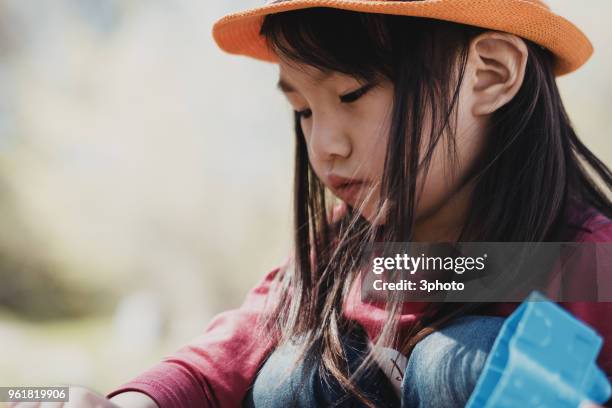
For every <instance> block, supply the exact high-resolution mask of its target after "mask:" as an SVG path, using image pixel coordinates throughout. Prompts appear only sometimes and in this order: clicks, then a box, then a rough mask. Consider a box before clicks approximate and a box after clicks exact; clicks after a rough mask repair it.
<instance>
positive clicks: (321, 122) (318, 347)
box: [80, 0, 612, 408]
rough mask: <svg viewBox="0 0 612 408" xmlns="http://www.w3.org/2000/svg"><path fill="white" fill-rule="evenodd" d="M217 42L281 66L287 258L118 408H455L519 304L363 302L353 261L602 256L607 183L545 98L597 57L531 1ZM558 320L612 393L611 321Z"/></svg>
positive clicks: (300, 7)
mask: <svg viewBox="0 0 612 408" xmlns="http://www.w3.org/2000/svg"><path fill="white" fill-rule="evenodd" d="M214 36H215V40H216V41H217V43H218V44H219V46H220V47H221V48H222V49H224V50H226V51H228V52H231V53H236V54H243V55H248V56H251V57H254V58H258V59H262V60H266V61H273V62H275V63H277V64H278V66H279V80H278V87H279V89H280V90H281V91H282V92H283V94H284V95H285V96H286V97H287V99H288V102H289V103H290V105H291V106H292V108H293V109H294V111H295V112H294V118H295V136H296V139H295V140H296V153H295V189H294V217H295V239H294V254H293V255H291V256H290V257H289V258H287V261H286V262H285V263H284V264H283V265H281V266H279V267H277V268H275V269H273V270H272V271H271V272H269V273H268V274H267V275H266V277H265V278H264V279H263V281H262V282H261V284H260V285H258V286H257V287H256V288H254V289H253V290H252V291H251V292H250V293H249V295H248V297H247V299H246V300H245V302H244V304H243V305H242V306H241V307H240V308H238V309H236V310H232V311H228V312H225V313H222V314H220V315H219V316H217V317H216V318H215V319H214V321H213V322H212V323H211V324H210V326H209V327H208V329H207V330H206V331H205V332H204V333H203V334H202V335H201V336H200V337H199V338H197V339H195V340H194V341H193V342H192V343H190V344H189V345H186V346H185V347H183V348H182V349H181V350H179V351H178V352H176V353H175V354H174V355H172V356H170V357H168V358H166V359H164V361H162V362H160V363H159V364H158V365H156V366H154V367H152V368H151V369H149V370H148V371H146V372H144V373H143V374H141V375H140V376H138V377H137V378H135V379H133V380H132V381H130V382H128V383H127V384H125V385H123V386H122V387H120V388H118V389H116V390H114V391H112V392H111V393H109V394H108V395H107V397H108V398H110V399H111V401H113V402H114V403H116V404H118V405H120V406H131V407H136V406H143V407H144V406H151V407H155V406H158V407H163V408H166V407H202V406H204V407H237V406H246V407H292V406H301V407H308V406H342V407H353V406H368V407H383V406H403V407H455V406H457V407H459V406H463V405H465V403H466V401H467V399H468V398H469V396H470V393H471V391H472V390H473V388H474V386H475V383H476V380H477V379H478V376H479V374H480V371H481V369H482V366H483V363H484V360H485V358H486V356H487V353H488V351H489V350H490V348H491V345H492V343H493V341H494V340H495V338H496V336H497V333H498V331H499V328H500V326H501V324H502V323H503V320H504V316H507V315H508V314H509V313H511V312H512V311H513V310H514V308H515V307H516V306H517V304H514V303H488V304H477V303H465V304H457V303H448V304H442V303H433V302H432V303H425V302H421V303H401V302H399V300H398V299H389V301H388V302H385V304H384V305H382V306H381V305H380V304H373V303H367V302H362V300H361V298H360V294H359V285H358V284H356V283H357V277H356V272H355V260H356V259H358V258H359V255H360V254H361V253H362V251H363V249H364V248H365V247H366V246H367V245H368V244H370V243H372V242H377V241H384V242H388V241H391V242H395V241H399V242H406V241H422V242H460V241H493V242H495V241H508V242H513V241H515V242H541V241H551V242H564V241H577V242H601V241H603V242H610V241H612V222H611V221H610V217H612V215H611V214H612V204H611V202H610V199H609V198H608V195H609V193H610V190H611V187H612V174H611V173H610V170H609V169H608V168H607V167H606V166H605V165H604V164H603V163H602V162H601V161H600V160H598V158H597V157H596V156H595V155H594V154H593V153H592V152H591V151H590V150H589V149H588V148H587V147H586V146H585V145H584V144H583V143H582V142H581V141H580V139H579V138H578V137H577V135H576V133H575V132H574V130H573V128H572V126H571V124H570V121H569V119H568V116H567V114H566V112H565V110H564V108H563V104H562V102H561V98H560V96H559V91H558V89H557V85H556V82H555V76H559V75H563V74H567V73H569V72H572V71H574V70H576V69H578V68H579V67H580V66H581V65H582V64H584V63H585V62H586V60H587V59H588V58H589V57H590V55H591V53H592V48H591V45H590V43H589V41H588V39H587V38H586V37H585V36H584V35H583V34H582V33H581V32H580V31H579V30H578V29H577V28H576V27H575V26H573V25H572V24H571V23H569V22H568V21H567V20H565V19H563V18H562V17H559V16H557V15H556V14H554V13H552V12H551V11H550V10H549V9H548V7H547V6H546V5H545V4H544V3H542V2H541V1H539V0H478V1H476V0H474V1H470V0H421V1H397V0H386V1H374V0H276V1H271V2H270V4H268V5H266V6H263V7H259V8H256V9H253V10H249V11H245V12H241V13H236V14H233V15H230V16H227V17H225V18H223V19H222V20H220V21H218V22H217V24H216V25H215V27H214ZM329 193H332V194H329ZM332 195H333V196H332ZM334 197H335V198H334ZM334 199H339V202H335V201H334ZM330 200H331V201H330ZM606 273H607V274H608V275H607V278H610V276H609V274H610V271H607V272H606ZM608 282H609V281H608ZM563 306H564V307H565V308H566V309H567V310H569V311H570V312H571V313H573V314H574V315H575V316H576V317H578V318H580V319H582V320H583V321H585V322H586V323H588V324H590V325H591V326H593V327H594V328H595V329H596V330H597V331H598V332H599V333H600V334H601V335H602V336H603V338H604V346H603V350H602V352H601V354H600V358H599V360H598V363H599V365H600V366H601V367H602V369H603V370H604V371H605V372H606V374H607V375H608V376H609V377H610V376H612V323H611V321H610V319H609V316H610V315H611V314H612V304H611V303H565V304H563ZM85 394H87V393H85ZM80 395H83V394H80ZM81 406H87V405H81Z"/></svg>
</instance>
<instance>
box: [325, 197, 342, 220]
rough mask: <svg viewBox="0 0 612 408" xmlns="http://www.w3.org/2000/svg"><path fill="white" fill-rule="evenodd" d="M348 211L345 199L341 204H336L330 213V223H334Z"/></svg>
mask: <svg viewBox="0 0 612 408" xmlns="http://www.w3.org/2000/svg"><path fill="white" fill-rule="evenodd" d="M346 211H347V206H346V203H345V202H344V201H342V202H341V203H340V204H337V205H335V206H334V207H333V208H332V211H331V214H328V220H327V223H328V224H333V223H335V222H336V221H338V220H339V219H340V218H342V217H343V216H344V215H345V214H346Z"/></svg>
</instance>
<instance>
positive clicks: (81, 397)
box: [9, 386, 158, 408]
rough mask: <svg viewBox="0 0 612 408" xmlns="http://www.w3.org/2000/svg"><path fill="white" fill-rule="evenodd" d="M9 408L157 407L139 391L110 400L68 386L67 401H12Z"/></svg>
mask: <svg viewBox="0 0 612 408" xmlns="http://www.w3.org/2000/svg"><path fill="white" fill-rule="evenodd" d="M9 407H10V408H158V406H157V404H156V403H155V401H153V400H152V399H151V398H149V397H148V396H147V395H146V394H143V393H140V392H124V393H121V394H117V395H115V396H114V397H113V398H112V401H111V400H108V399H106V398H105V397H103V396H102V395H100V394H98V393H96V392H94V391H91V390H89V389H87V388H85V387H79V386H70V401H68V402H13V403H10V404H9Z"/></svg>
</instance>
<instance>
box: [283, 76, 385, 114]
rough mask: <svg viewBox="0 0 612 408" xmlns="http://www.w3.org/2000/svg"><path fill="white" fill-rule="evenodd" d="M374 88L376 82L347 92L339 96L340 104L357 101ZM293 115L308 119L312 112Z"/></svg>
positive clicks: (304, 110)
mask: <svg viewBox="0 0 612 408" xmlns="http://www.w3.org/2000/svg"><path fill="white" fill-rule="evenodd" d="M375 86H376V82H370V83H368V84H366V85H364V86H362V87H361V88H359V89H357V90H356V91H353V92H349V93H347V94H344V95H341V96H340V102H342V103H352V102H355V101H356V100H357V99H359V98H361V97H362V96H363V95H365V94H366V93H368V91H369V90H370V89H372V88H374V87H375ZM295 113H296V114H297V115H298V117H299V118H300V119H308V118H310V117H311V116H312V110H310V109H303V110H300V111H295Z"/></svg>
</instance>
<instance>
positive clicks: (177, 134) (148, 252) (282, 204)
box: [0, 0, 612, 393]
mask: <svg viewBox="0 0 612 408" xmlns="http://www.w3.org/2000/svg"><path fill="white" fill-rule="evenodd" d="M261 3H262V2H261V1H259V0H257V1H255V0H248V1H247V0H223V1H204V0H172V1H168V0H166V1H162V0H147V1H145V0H36V1H23V0H1V1H0V213H1V214H2V216H1V218H0V385H2V386H5V385H7V386H8V385H15V386H16V385H52V384H58V383H71V384H79V385H84V386H88V387H91V388H93V389H95V390H97V391H99V392H101V393H106V392H107V391H110V390H111V389H112V388H115V387H117V386H118V385H120V384H121V383H123V382H125V381H127V380H129V379H130V378H132V377H133V376H135V375H137V374H138V373H139V372H141V371H143V370H145V369H146V368H148V367H149V366H150V365H152V364H154V363H156V362H157V361H159V359H161V358H162V357H163V356H164V355H167V354H169V353H171V352H172V351H173V350H175V349H176V348H178V347H180V346H181V345H182V344H184V343H186V342H187V341H189V340H190V339H192V338H193V337H195V336H196V335H198V334H199V333H200V332H201V331H202V330H203V329H204V328H205V327H206V325H207V323H208V322H209V320H210V319H211V317H212V316H214V315H215V314H216V313H218V312H220V311H222V310H225V309H228V308H232V307H236V306H238V305H239V304H240V303H241V301H242V299H243V297H244V296H245V294H246V292H247V291H248V289H249V288H251V287H252V286H253V285H255V284H256V283H257V281H258V280H259V279H261V278H262V277H263V275H264V274H265V273H266V272H268V271H269V270H271V269H273V268H274V267H275V266H277V265H279V264H280V263H281V262H282V261H283V260H284V259H285V258H286V256H287V254H288V252H289V248H290V243H291V215H290V214H291V187H292V186H291V183H292V171H293V168H292V161H293V133H292V127H291V109H290V107H289V105H288V104H287V103H286V102H285V101H284V100H283V97H282V95H281V94H280V92H278V91H277V90H276V89H275V81H276V78H277V70H276V67H275V66H274V65H272V64H266V63H263V62H258V61H254V60H250V59H248V58H245V57H237V56H231V55H227V54H224V53H222V52H221V51H219V50H218V49H217V48H216V46H215V44H214V42H213V40H212V37H211V33H210V31H211V27H212V24H213V22H214V21H215V20H216V19H217V18H218V17H220V16H222V15H223V14H226V13H228V12H231V11H237V10H240V9H243V8H245V7H250V6H257V5H259V4H261ZM549 4H550V5H551V6H552V8H553V10H555V11H556V12H558V13H559V14H562V15H564V16H566V17H568V18H569V19H570V20H572V21H573V22H575V23H576V24H577V25H578V26H579V27H581V28H582V29H583V30H584V31H585V32H586V33H587V35H588V36H589V37H590V38H591V40H592V41H593V43H594V45H595V49H596V52H595V55H594V57H593V58H592V59H591V60H590V61H589V62H588V64H587V65H586V66H584V67H583V68H582V69H581V70H579V71H578V72H575V73H573V74H571V75H569V76H566V77H562V78H559V80H558V83H559V86H560V88H561V91H562V94H563V98H564V102H565V104H566V108H567V110H568V112H569V114H570V117H571V119H572V121H573V123H574V125H575V127H576V128H577V130H578V134H579V135H580V136H581V138H582V139H583V140H584V142H585V143H586V144H587V145H588V146H589V147H591V148H592V149H593V150H594V151H595V152H596V153H597V154H598V155H599V157H600V158H601V159H603V160H604V162H605V163H607V164H608V165H609V166H610V165H612V148H611V146H612V141H611V140H610V136H611V131H610V129H612V123H611V121H612V115H610V106H612V79H610V77H609V73H610V72H612V47H610V46H609V39H610V34H611V30H610V28H609V22H610V21H611V20H612V2H610V1H609V0H590V1H589V4H588V7H585V5H584V4H583V3H581V2H576V1H573V0H549Z"/></svg>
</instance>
